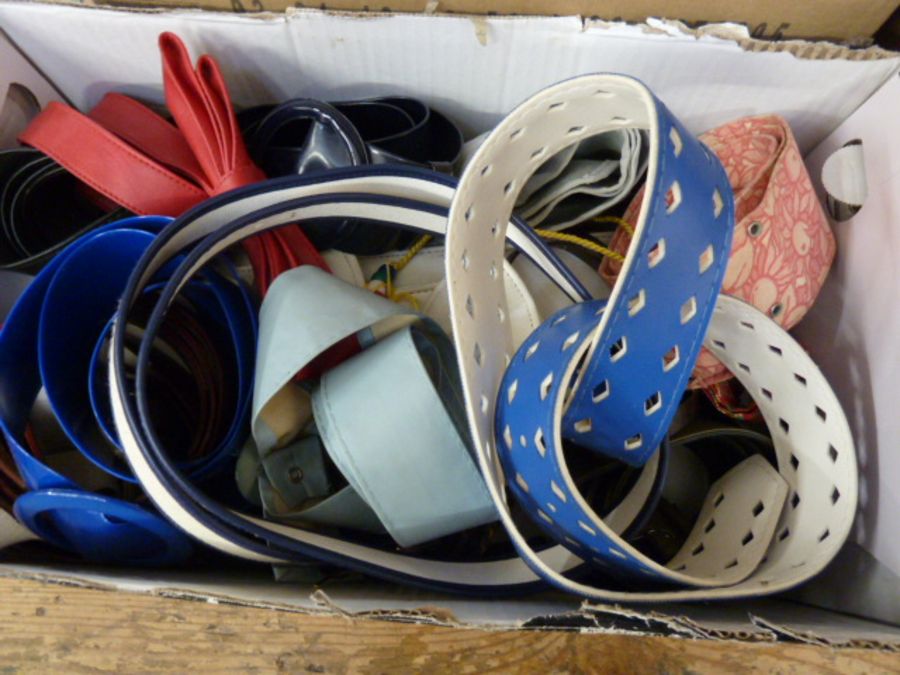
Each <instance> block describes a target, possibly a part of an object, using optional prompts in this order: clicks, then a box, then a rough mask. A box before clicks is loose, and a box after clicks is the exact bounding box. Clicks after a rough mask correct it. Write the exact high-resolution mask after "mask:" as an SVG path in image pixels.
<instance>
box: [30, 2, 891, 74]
mask: <svg viewBox="0 0 900 675" xmlns="http://www.w3.org/2000/svg"><path fill="white" fill-rule="evenodd" d="M32 1H33V2H35V4H48V5H71V6H77V7H81V8H86V9H106V10H113V11H117V12H131V13H135V14H216V13H218V14H224V15H226V16H240V17H242V18H244V19H258V20H264V21H271V20H277V19H279V18H284V19H285V20H286V21H290V20H291V19H292V17H295V16H298V15H303V14H310V13H312V14H326V15H333V16H340V17H346V18H356V19H360V20H371V19H376V18H385V17H390V16H421V15H428V16H435V17H453V18H467V19H469V20H471V21H472V22H473V24H474V25H475V29H476V33H478V31H479V30H481V32H484V31H485V30H486V27H487V26H488V25H489V24H490V22H491V21H495V20H498V19H500V20H504V21H506V20H518V21H535V20H541V19H548V18H574V19H577V20H578V21H580V22H581V25H582V30H583V31H591V30H605V29H609V28H613V27H615V28H621V27H624V26H628V27H632V28H635V29H638V30H640V31H641V32H643V33H645V34H654V33H655V34H663V35H668V36H670V37H678V36H682V37H694V38H696V39H701V38H704V37H710V38H716V39H719V40H725V41H728V42H733V43H735V44H736V45H738V46H739V47H740V48H741V49H743V50H745V51H749V52H787V53H789V54H792V55H793V56H795V57H797V58H798V59H810V60H829V59H845V60H848V61H868V60H877V59H887V58H895V57H896V56H897V55H898V53H897V52H892V51H890V50H887V49H883V48H881V47H878V46H865V47H859V46H856V45H854V44H841V43H839V42H834V41H829V40H807V39H800V38H791V39H787V40H777V39H760V38H757V37H753V36H752V35H751V34H750V30H749V28H748V27H747V26H745V25H744V24H739V23H732V22H726V23H706V24H701V25H697V26H695V27H691V26H689V25H688V24H687V23H685V22H684V21H679V20H677V19H665V18H657V17H648V18H647V19H646V20H645V21H643V22H632V21H621V20H615V19H613V20H610V19H603V18H599V17H596V16H582V15H566V16H564V17H563V16H551V15H542V14H505V15H484V14H465V13H446V12H441V11H435V10H434V9H432V10H431V11H428V8H427V7H426V11H424V12H406V11H393V10H392V11H378V10H365V11H362V10H345V9H317V8H312V7H287V8H285V9H284V10H283V11H271V10H267V11H259V12H254V11H251V12H239V13H235V14H232V13H228V12H222V11H221V10H219V9H202V8H192V7H183V6H179V3H173V4H171V5H164V6H135V5H133V4H121V3H117V2H103V1H102V0H101V1H99V2H98V1H97V0H32ZM438 6H439V5H438Z"/></svg>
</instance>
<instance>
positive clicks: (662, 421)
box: [448, 76, 733, 465]
mask: <svg viewBox="0 0 900 675" xmlns="http://www.w3.org/2000/svg"><path fill="white" fill-rule="evenodd" d="M609 81H610V82H611V83H612V86H613V92H614V93H616V94H619V93H620V92H621V95H620V96H617V97H615V99H613V98H612V97H611V98H610V100H611V101H613V100H614V101H615V106H614V105H613V104H612V103H611V104H610V105H609V108H610V113H609V114H607V115H605V116H604V119H603V121H602V122H601V121H598V122H596V123H595V124H593V125H585V124H579V122H581V121H582V119H581V118H580V117H579V112H581V113H582V115H583V117H585V118H586V117H587V116H588V115H589V114H590V113H589V112H588V111H589V109H590V107H591V106H592V104H593V101H592V100H591V99H590V98H589V97H588V96H587V95H582V96H580V97H578V98H574V97H575V96H576V95H575V93H573V94H571V96H572V97H573V98H572V100H570V101H569V102H568V103H567V104H566V105H565V106H564V107H563V108H561V109H559V110H554V112H553V115H548V116H547V117H546V118H545V120H541V121H538V120H536V119H535V121H532V119H533V118H535V117H536V115H537V113H536V111H534V112H532V114H531V118H532V119H529V121H528V124H527V125H525V122H523V123H522V124H523V126H521V127H519V129H521V130H522V131H520V132H519V133H525V130H526V129H527V128H529V127H530V128H535V127H537V128H538V129H540V130H539V131H534V132H533V133H534V134H535V135H538V134H542V133H543V134H553V135H554V138H553V140H554V141H555V144H556V145H560V146H563V144H564V143H565V144H568V143H571V142H572V141H573V140H576V139H577V138H582V137H589V136H591V135H593V134H596V133H601V132H603V131H606V130H608V129H610V128H613V129H614V128H617V127H621V126H622V125H623V124H626V122H622V121H621V120H628V122H627V124H629V125H647V126H651V127H652V131H651V154H650V167H649V170H648V182H649V184H651V185H652V186H653V190H652V192H651V196H650V197H648V199H647V200H646V201H645V209H644V210H643V211H642V213H641V219H640V221H639V222H638V225H637V227H636V229H635V231H636V237H637V243H636V244H635V247H632V255H631V256H630V257H629V258H628V260H627V261H626V267H625V269H626V270H627V271H628V272H629V275H628V277H627V283H623V284H620V285H619V286H617V287H616V288H614V290H613V292H612V294H611V296H610V299H609V305H608V308H607V309H606V311H603V312H602V313H598V315H597V319H596V321H595V322H594V323H595V324H596V325H592V324H591V323H588V322H587V321H586V320H585V321H580V322H579V325H577V326H572V327H571V328H570V329H569V330H568V331H567V333H566V336H565V339H564V342H563V343H561V344H563V345H565V347H566V351H567V352H568V353H567V354H566V356H567V358H566V361H567V362H571V363H570V365H571V366H572V368H573V369H574V367H575V365H576V362H577V359H578V358H580V357H581V356H583V355H585V354H587V356H586V361H585V364H584V366H583V367H582V368H581V370H580V372H579V375H578V382H577V383H576V384H575V387H574V391H573V392H572V398H571V400H570V401H569V403H568V406H567V408H568V409H567V412H566V414H565V421H564V431H563V435H564V436H565V437H566V438H569V439H571V440H573V441H575V442H577V443H578V444H579V445H582V446H585V447H590V448H593V449H595V450H597V451H598V452H602V453H603V454H606V455H608V456H610V457H614V458H616V459H619V460H621V461H623V462H626V463H628V464H632V465H640V464H642V463H643V462H645V461H646V460H647V459H648V458H649V457H650V456H651V455H652V454H653V453H654V452H655V451H656V448H657V447H658V445H659V443H660V441H661V440H662V437H663V435H664V434H665V432H666V430H667V429H668V427H669V425H670V424H671V421H672V418H673V416H674V414H675V412H676V410H677V403H678V400H679V397H680V395H681V393H682V391H683V390H684V388H685V386H686V384H687V379H688V376H689V375H690V364H692V363H693V361H694V360H695V359H696V357H697V354H698V353H699V350H700V346H701V341H702V336H703V334H704V332H705V330H706V327H707V325H708V321H709V317H710V316H711V313H712V308H713V306H714V303H713V300H714V298H715V296H716V295H717V294H718V291H719V288H720V287H721V282H722V277H723V276H724V271H725V265H724V261H725V259H726V257H725V254H726V252H727V250H728V247H729V245H730V238H731V227H730V219H731V217H732V215H733V210H732V209H733V202H732V198H731V190H730V187H729V186H728V184H727V178H726V176H725V173H724V171H723V170H722V167H721V165H720V164H718V162H716V160H715V158H714V157H713V156H712V154H711V153H710V151H709V150H708V149H706V148H705V147H704V146H702V145H701V144H700V143H699V142H698V141H696V139H693V138H691V137H690V136H689V135H688V134H687V132H686V131H685V130H684V129H683V128H682V127H681V126H680V124H679V123H678V122H677V121H675V120H674V118H672V117H671V115H670V113H668V111H667V110H666V109H665V108H664V106H662V104H659V103H657V102H653V103H648V102H647V101H646V100H645V99H643V98H642V95H645V92H646V89H644V88H643V87H641V86H640V85H637V86H635V88H634V89H631V87H632V85H631V82H633V81H631V80H628V79H627V78H618V79H617V78H614V77H612V76H610V78H609ZM620 83H621V84H620ZM583 86H584V87H585V88H587V87H588V86H590V85H589V84H587V83H585V84H584V85H583ZM551 91H552V90H545V93H544V94H543V97H544V98H546V99H548V105H552V104H553V101H550V100H549V99H550V98H551V96H552V93H551ZM610 117H614V118H616V119H610ZM511 124H512V123H511V122H510V123H509V125H511ZM563 124H569V126H568V127H566V128H565V129H562V128H560V125H563ZM572 129H574V130H575V131H574V132H573V131H572ZM515 131H516V129H512V130H511V131H510V132H508V133H513V132H515ZM493 133H494V134H495V135H496V134H499V132H498V131H497V130H495V131H494V132H493ZM654 134H657V135H656V136H654ZM526 146H528V147H527V148H526ZM509 147H510V148H513V149H515V150H516V152H515V153H514V155H510V156H509V157H505V156H504V157H503V161H504V163H505V164H506V165H507V166H512V164H513V162H516V161H517V162H519V165H518V167H517V168H516V170H515V173H506V174H505V175H502V176H501V177H502V178H505V179H506V181H505V182H504V183H503V184H497V180H499V179H498V178H496V175H497V174H494V173H493V172H491V173H490V174H488V177H485V179H484V180H480V181H478V184H477V186H476V185H475V183H474V181H473V183H472V185H473V188H472V190H473V191H475V190H477V193H478V197H479V198H480V200H481V201H484V202H487V200H488V199H489V198H491V197H493V198H494V199H495V200H496V201H495V204H494V205H493V206H492V207H491V208H490V209H489V210H488V211H487V212H485V211H484V209H483V208H482V211H481V213H478V212H476V213H475V214H474V215H472V216H470V218H469V220H470V222H471V221H473V220H474V219H476V218H477V220H476V221H475V222H476V223H481V224H482V225H481V226H482V227H484V226H485V225H484V224H485V223H488V222H490V223H494V222H501V223H502V222H505V221H506V217H504V215H503V211H504V207H505V205H506V202H508V201H509V200H510V199H511V198H512V197H513V194H512V193H513V191H514V190H513V189H512V188H511V187H510V189H507V187H508V186H516V185H521V184H523V183H524V181H525V179H526V178H527V176H528V174H529V173H530V171H532V170H534V167H535V165H536V164H537V162H538V160H540V159H541V157H543V156H544V154H552V152H553V151H554V149H555V148H554V147H553V146H552V145H549V144H548V143H546V142H545V141H544V139H543V138H535V139H534V140H532V141H531V142H530V143H518V144H510V146H509ZM536 148H537V149H536ZM490 150H491V147H490V146H488V145H487V141H486V142H485V145H483V146H482V148H481V149H480V150H479V152H478V154H476V155H475V157H474V158H473V159H472V162H471V163H470V164H469V167H468V168H467V169H466V171H467V173H468V174H469V175H472V174H473V173H474V172H475V171H480V170H482V169H483V168H484V166H487V165H492V162H493V155H495V154H496V150H494V151H493V152H489V151H490ZM538 150H541V151H542V152H538ZM486 151H488V152H486ZM535 153H537V154H535ZM485 155H488V158H487V159H486V158H485ZM476 165H477V166H478V168H477V169H476V168H475V167H476ZM491 176H495V177H491ZM491 189H494V190H495V193H494V194H493V195H491V196H490V197H489V196H488V195H489V190H491ZM459 194H460V193H458V195H459ZM475 196H476V195H474V194H473V195H472V196H468V195H463V196H461V197H459V198H460V199H466V198H468V199H470V200H471V202H472V204H474V201H475ZM465 209H466V210H468V205H467V206H466V207H465ZM473 210H474V209H473ZM676 241H677V243H676ZM460 248H462V246H457V248H456V249H455V250H453V251H451V250H450V247H449V243H448V260H453V259H454V257H455V258H456V260H454V263H455V264H456V267H455V268H454V272H458V270H459V269H460V266H461V265H463V266H464V264H465V263H463V262H462V260H461V257H462V256H461V254H462V251H460V250H459V249H460ZM496 249H497V247H496V246H492V247H490V248H487V249H485V248H478V249H472V250H471V251H470V258H471V261H470V264H474V263H475V261H476V260H477V262H478V267H479V268H487V267H489V266H490V265H491V264H496V263H495V261H496V259H497V250H496ZM634 249H639V250H638V251H635V250H634ZM706 257H708V259H709V264H704V263H705V259H706ZM464 273H465V274H471V273H470V272H464ZM448 278H450V279H451V280H452V278H453V277H451V276H450V270H449V267H448ZM469 295H471V294H469ZM482 295H483V296H484V302H486V303H487V305H488V306H489V307H490V306H494V305H499V306H501V308H502V302H503V300H502V297H501V296H500V294H499V293H498V292H497V289H496V288H490V290H489V292H486V293H483V294H482ZM598 309H599V308H596V307H595V309H594V311H598ZM488 317H489V319H491V320H479V321H478V322H477V323H476V322H475V321H474V320H473V319H472V317H471V316H469V317H468V319H467V320H468V322H469V323H470V325H471V326H472V331H473V335H474V336H475V338H474V339H473V340H470V341H467V343H466V344H465V345H459V344H458V345H457V348H458V349H466V350H467V351H468V352H469V355H468V358H469V363H470V364H471V365H470V366H469V367H470V368H473V369H475V370H478V369H480V364H479V361H482V362H487V363H491V364H493V365H491V366H489V370H495V369H496V368H498V367H499V366H500V365H501V364H502V363H504V361H505V358H506V356H508V355H509V345H504V346H503V351H501V352H500V354H489V355H487V354H484V353H483V349H482V347H481V346H480V344H479V342H480V340H479V338H481V337H482V336H483V339H484V341H485V342H489V341H493V340H494V338H493V335H494V334H496V333H497V332H498V331H500V330H501V329H502V326H500V325H498V321H497V320H496V318H495V316H493V315H491V314H490V313H488ZM503 332H505V331H503ZM501 334H502V333H501ZM529 342H530V344H528V347H529V348H530V349H532V354H533V355H534V358H536V359H538V360H539V361H541V362H543V361H544V360H545V359H550V358H553V359H555V353H554V352H552V351H549V352H542V351H541V350H540V349H539V347H540V344H539V343H540V338H538V337H535V338H534V339H532V340H530V341H529ZM672 350H677V354H678V358H677V359H673V360H672V361H671V362H669V363H666V361H665V358H666V355H667V354H668V353H670V352H671V351H672ZM479 352H481V356H480V358H479ZM532 354H529V358H532ZM550 354H552V356H550ZM473 357H474V360H473ZM523 360H524V357H523ZM551 370H555V368H552V367H548V368H546V371H547V372H545V373H544V375H545V376H546V377H547V378H548V379H550V380H552V379H556V381H557V384H556V386H553V384H552V382H551V383H550V384H549V385H548V387H549V388H550V389H552V390H553V392H554V396H555V395H556V392H558V391H561V389H559V387H560V386H561V385H560V384H559V377H560V376H561V375H562V373H558V374H557V376H556V377H555V378H551V377H550V375H549V374H548V373H549V371H551ZM635 372H641V373H643V376H641V377H638V376H636V375H635ZM498 375H499V373H498ZM484 376H486V373H485V375H484ZM479 377H482V375H480V374H479ZM507 377H508V378H509V383H510V384H511V383H512V382H513V381H514V380H515V375H514V374H512V375H511V374H507ZM642 380H644V381H642ZM564 389H565V387H563V389H562V390H564ZM481 395H484V394H483V393H482V394H481ZM651 399H654V400H656V401H657V402H656V403H654V404H652V405H649V404H646V403H645V402H648V401H650V400H651ZM544 400H548V399H547V397H546V395H545V396H544ZM503 426H504V425H503V424H499V425H498V430H502V429H503ZM548 431H549V430H548ZM545 433H547V432H545ZM533 434H534V430H532V431H531V432H530V433H529V434H527V435H528V436H532V435H533ZM548 447H549V446H548ZM551 452H552V450H551Z"/></svg>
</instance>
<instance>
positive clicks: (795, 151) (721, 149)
mask: <svg viewBox="0 0 900 675" xmlns="http://www.w3.org/2000/svg"><path fill="white" fill-rule="evenodd" d="M700 140H701V141H703V142H704V143H705V144H706V145H707V146H709V148H710V149H712V151H713V152H714V153H715V154H716V156H717V157H718V158H719V160H720V161H721V162H722V164H723V166H724V167H725V171H726V172H727V173H728V179H729V182H730V183H731V185H732V187H733V188H734V193H735V224H734V240H733V243H732V246H731V254H730V258H729V263H728V268H727V271H726V274H725V279H724V283H723V286H722V292H723V293H727V294H728V295H733V296H734V297H736V298H740V299H742V300H744V301H746V302H749V303H750V304H751V305H753V306H754V307H756V308H757V309H759V310H760V311H761V312H764V313H766V314H768V315H769V316H770V317H771V318H772V319H773V320H774V321H775V322H776V323H778V324H779V325H780V326H782V327H784V328H791V327H792V326H794V325H795V324H796V323H797V322H798V321H800V319H802V318H803V316H804V315H805V314H806V312H807V311H808V310H809V308H810V307H811V306H812V303H813V302H814V301H815V299H816V296H817V295H818V294H819V290H820V289H821V288H822V284H823V283H824V282H825V277H826V276H827V275H828V270H829V269H830V268H831V263H832V260H833V259H834V254H835V241H834V235H833V234H832V232H831V228H830V227H829V225H828V221H827V220H826V218H825V213H824V210H823V209H822V205H821V204H820V203H819V200H818V198H817V197H816V194H815V191H814V189H813V186H812V181H811V180H810V178H809V174H808V173H807V171H806V167H805V166H804V164H803V158H802V157H801V155H800V150H799V148H798V147H797V141H796V140H795V139H794V135H793V133H792V132H791V128H790V126H788V123H787V122H786V121H785V120H784V119H783V118H781V117H778V116H777V115H767V116H761V117H745V118H742V119H739V120H736V121H734V122H729V123H728V124H725V125H723V126H721V127H717V128H715V129H712V130H710V131H708V132H706V133H704V134H702V135H701V136H700ZM642 194H643V193H640V194H638V195H637V196H636V197H635V199H634V201H633V202H632V204H631V205H630V206H629V208H628V210H627V211H626V214H625V219H626V220H627V221H629V222H632V223H633V222H634V221H635V219H636V214H637V211H638V209H639V208H640V204H641V199H642ZM629 241H630V237H629V235H628V233H627V232H626V231H625V230H624V229H623V228H621V227H620V228H619V229H617V230H616V233H615V236H614V237H613V239H612V241H611V243H610V247H611V248H612V249H613V250H616V251H618V252H620V253H621V252H624V251H625V250H626V248H627V247H628V244H629ZM600 271H601V273H602V274H603V275H604V276H605V277H606V278H607V280H608V281H610V283H612V282H613V281H615V277H616V274H618V265H617V263H616V261H614V260H608V261H605V262H604V263H603V264H602V265H601V266H600ZM730 378H731V374H730V373H728V371H727V370H726V369H725V368H724V366H722V364H720V363H719V362H717V361H716V360H715V359H714V358H713V357H712V355H711V354H710V353H709V352H708V351H704V352H703V353H701V355H700V358H699V359H698V361H697V365H696V367H695V368H694V382H693V383H692V385H691V386H692V387H695V388H699V387H709V386H711V385H714V384H716V383H718V382H723V381H725V380H728V379H730Z"/></svg>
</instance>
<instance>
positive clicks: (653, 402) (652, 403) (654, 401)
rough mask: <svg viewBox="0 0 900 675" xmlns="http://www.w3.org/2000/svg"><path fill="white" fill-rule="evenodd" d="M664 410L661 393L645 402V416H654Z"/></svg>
mask: <svg viewBox="0 0 900 675" xmlns="http://www.w3.org/2000/svg"><path fill="white" fill-rule="evenodd" d="M660 408H662V394H661V393H660V392H656V393H655V394H653V395H652V396H650V397H649V398H648V399H647V400H646V401H644V414H645V415H652V414H653V413H655V412H656V411H657V410H659V409H660Z"/></svg>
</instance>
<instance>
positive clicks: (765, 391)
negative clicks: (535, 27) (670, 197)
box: [470, 129, 848, 583]
mask: <svg viewBox="0 0 900 675" xmlns="http://www.w3.org/2000/svg"><path fill="white" fill-rule="evenodd" d="M671 131H674V130H673V129H670V132H671ZM675 133H676V135H677V132H675ZM671 140H672V141H673V148H674V145H675V140H674V139H671ZM679 140H680V139H679ZM676 152H677V151H676ZM525 156H526V157H527V153H526V154H525ZM723 208H724V207H723ZM707 250H709V248H708V249H707ZM710 252H712V251H710ZM705 253H706V251H704V253H703V254H700V258H699V260H698V263H697V264H698V270H699V271H700V273H701V274H702V273H703V272H704V271H705V270H704V264H705V263H704V261H703V256H704V254H705ZM661 257H662V256H660V259H661ZM695 259H696V258H695ZM658 262H659V261H658V260H657V263H658ZM714 263H715V260H712V261H710V262H709V263H708V264H709V266H708V267H706V269H707V270H708V269H709V268H710V267H711V266H712V265H713V264H714ZM623 299H624V298H623ZM632 300H635V299H634V298H632ZM645 301H646V299H645ZM635 304H638V303H636V301H635V302H632V301H629V309H631V308H632V307H634V305H635ZM477 309H478V310H479V311H480V312H481V313H482V314H483V313H484V309H485V308H483V307H478V308H477ZM637 311H640V310H639V309H638V310H637ZM629 313H630V312H629ZM747 324H749V322H745V323H744V324H742V325H743V327H744V328H746V329H747V330H754V327H753V326H752V324H750V325H747ZM759 330H760V331H761V332H763V333H764V330H763V327H762V326H761V327H760V328H759ZM770 339H771V338H770ZM776 340H777V338H776ZM470 344H471V343H470ZM765 344H766V343H763V345H761V346H762V348H763V349H765ZM631 346H632V348H634V347H635V346H636V345H631ZM724 346H725V345H724V344H722V347H723V348H724ZM738 346H740V345H738ZM534 347H535V348H536V347H537V345H534ZM567 348H569V345H567V346H566V347H564V348H563V349H564V350H565V349H567ZM785 348H786V349H790V347H789V345H785ZM554 351H555V350H554ZM632 351H633V352H634V349H632ZM773 353H776V354H777V353H778V352H775V351H774V350H773ZM636 354H637V352H634V354H633V355H632V356H631V357H630V358H635V356H636ZM610 356H611V357H612V354H610ZM676 358H677V351H676ZM665 361H666V359H663V368H664V370H665ZM749 363H750V364H752V365H753V367H754V369H755V370H761V369H760V368H758V367H757V363H756V361H754V360H752V359H751V360H749ZM786 376H787V377H788V378H789V379H790V377H791V373H790V371H788V372H787V374H786ZM801 377H802V376H798V379H797V381H798V382H799V383H800V384H802V385H804V386H805V385H806V382H805V380H804V381H801V379H800V378H801ZM813 381H814V382H815V380H813ZM608 387H609V385H608V384H607V383H603V386H601V387H600V390H601V391H600V393H601V400H602V397H603V394H605V396H608ZM595 389H596V388H595ZM757 390H759V385H758V384H757ZM762 390H763V393H762V395H763V396H764V397H766V398H767V399H768V400H770V401H771V400H773V398H774V395H773V390H774V392H775V393H779V396H780V397H783V398H785V399H786V398H788V393H789V392H786V391H785V392H782V391H781V390H780V389H779V388H778V386H774V387H772V390H770V389H767V388H765V387H762ZM648 400H649V399H648ZM808 405H809V406H810V408H812V410H809V411H808V412H809V413H812V412H816V413H817V414H818V410H816V408H815V407H813V406H812V404H808ZM823 410H824V411H826V417H825V418H823V417H822V416H821V415H820V416H819V418H820V419H822V420H823V422H824V421H825V419H827V416H828V413H830V412H831V411H832V408H830V407H828V406H827V405H826V406H825V408H824V409H823ZM776 419H777V418H776ZM788 419H789V420H790V422H791V423H792V424H793V423H795V422H796V424H797V425H800V421H799V420H794V419H793V418H791V417H789V418H788ZM785 421H786V420H785ZM532 428H533V427H532ZM801 429H802V426H797V427H796V429H795V430H794V431H793V435H794V436H798V434H799V432H800V431H801ZM526 433H527V432H526ZM785 433H787V431H785ZM835 443H836V442H835ZM836 444H837V445H838V447H842V446H841V445H840V444H838V443H836ZM820 448H823V449H825V448H827V450H826V452H827V454H828V456H829V457H830V458H831V459H832V462H835V461H836V459H837V450H836V449H835V448H834V446H833V445H831V444H828V445H826V444H822V445H820ZM821 451H822V450H820V452H821ZM805 461H806V460H805V459H804V462H805ZM796 468H797V467H795V469H796ZM804 468H806V467H804ZM526 475H527V474H526ZM531 478H532V484H534V482H535V479H534V477H531ZM517 482H518V481H517ZM838 484H839V485H843V483H840V482H839V483H838ZM826 485H827V484H826ZM835 490H837V487H836V486H834V489H833V491H832V494H834V491H835ZM836 494H837V497H836V498H835V499H837V500H840V499H841V495H840V491H837V493H836ZM827 495H828V491H827V490H825V491H824V495H823V496H826V498H827ZM811 498H812V496H811V495H807V500H810V499H811ZM847 499H848V498H847V497H844V500H845V501H847ZM557 503H558V502H557ZM537 505H538V506H540V502H538V504H537ZM546 508H547V509H549V508H550V506H549V505H548V506H547V507H546ZM745 508H746V507H745ZM766 508H768V507H764V508H763V511H762V512H759V513H756V512H754V515H760V514H761V513H763V512H765V509H766ZM809 508H812V505H811V504H810V505H809ZM560 509H561V510H564V509H563V507H560ZM547 513H549V511H547ZM720 516H721V512H720ZM556 517H559V516H556ZM582 522H584V521H582ZM573 524H574V523H573ZM820 527H821V526H820ZM720 529H721V528H720ZM836 531H837V530H836ZM716 534H719V533H716ZM750 534H752V533H750ZM576 536H577V535H576ZM826 538H827V537H826ZM831 539H832V540H833V539H835V538H834V537H832V538H831ZM754 543H758V542H755V541H754ZM595 550H596V549H595ZM723 562H724V561H723ZM720 564H721V563H720ZM733 564H737V562H736V561H730V564H728V565H726V567H731V566H732V565H733ZM772 583H777V580H775V581H773V582H772Z"/></svg>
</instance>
